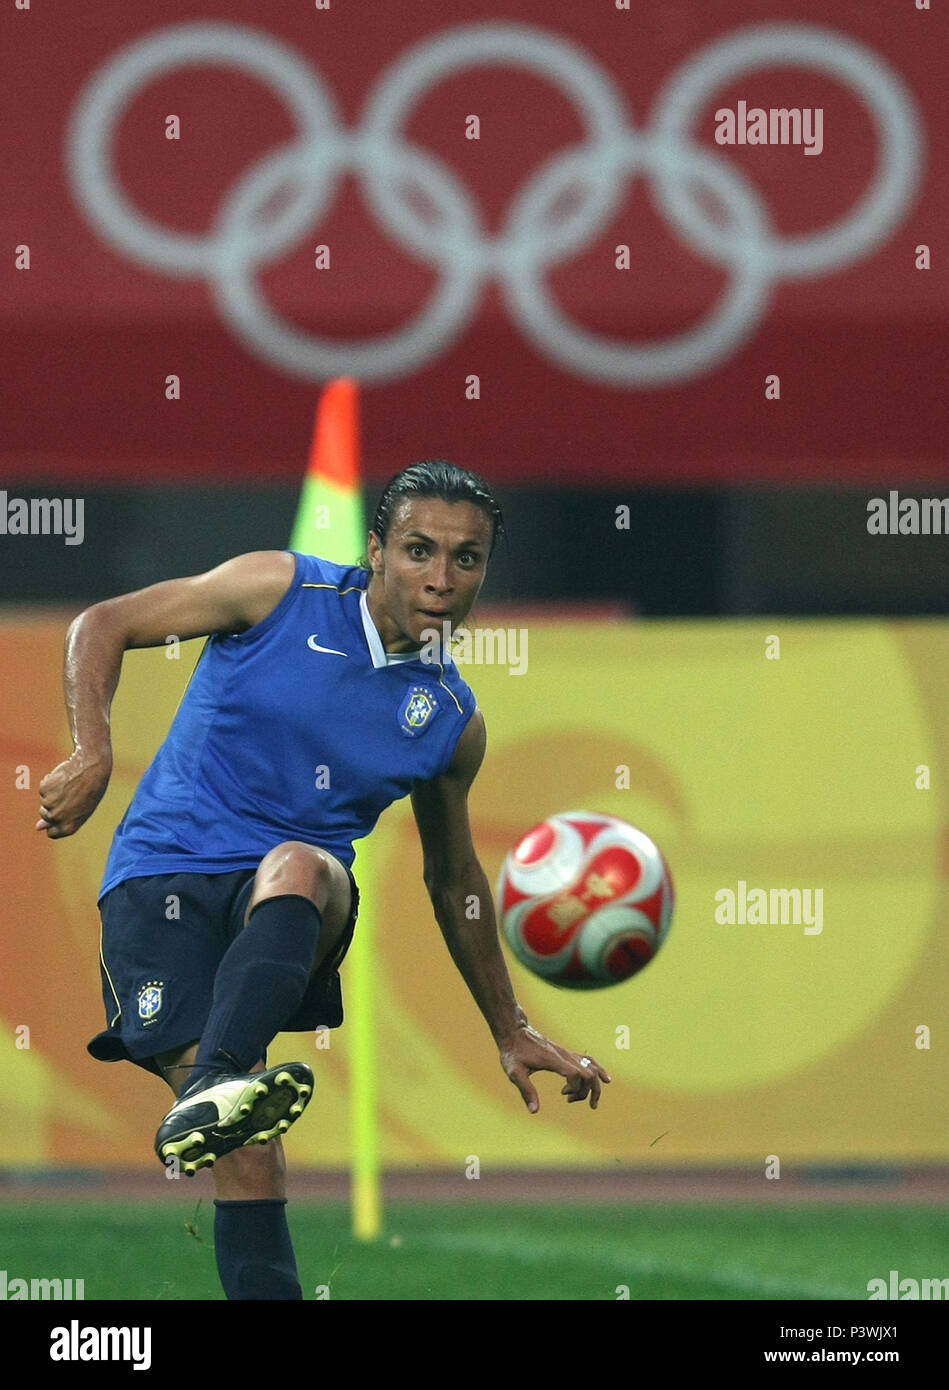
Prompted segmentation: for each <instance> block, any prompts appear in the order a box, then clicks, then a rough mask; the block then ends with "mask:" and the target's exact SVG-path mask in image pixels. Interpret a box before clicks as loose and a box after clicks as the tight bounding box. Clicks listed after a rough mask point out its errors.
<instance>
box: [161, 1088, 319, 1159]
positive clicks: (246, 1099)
mask: <svg viewBox="0 0 949 1390" xmlns="http://www.w3.org/2000/svg"><path fill="white" fill-rule="evenodd" d="M312 1094H313V1073H312V1072H311V1071H310V1068H309V1067H308V1066H307V1065H306V1063H305V1062H287V1063H286V1064H285V1065H284V1066H282V1067H271V1068H270V1069H269V1070H268V1071H258V1072H244V1073H242V1074H240V1075H234V1074H231V1075H228V1074H226V1073H224V1074H222V1073H221V1072H215V1073H212V1074H211V1075H210V1076H208V1077H207V1078H206V1080H204V1081H201V1082H199V1083H198V1084H197V1085H196V1086H194V1087H193V1088H192V1089H191V1090H189V1091H188V1093H187V1094H186V1095H183V1096H180V1097H179V1098H178V1100H176V1101H175V1104H174V1105H173V1106H172V1107H171V1109H170V1110H169V1111H168V1114H167V1115H166V1116H165V1118H164V1119H163V1120H162V1122H161V1124H160V1125H159V1127H158V1133H157V1135H156V1136H155V1152H156V1153H157V1155H158V1157H159V1158H160V1159H161V1161H162V1163H163V1164H164V1165H165V1166H166V1167H167V1165H168V1163H169V1162H170V1161H171V1160H174V1161H176V1163H177V1166H178V1169H179V1171H180V1172H182V1173H187V1175H188V1176H189V1177H193V1176H194V1174H195V1173H196V1172H197V1171H198V1169H199V1168H209V1167H210V1166H211V1164H212V1163H216V1162H217V1160H218V1159H219V1158H222V1157H223V1155H224V1154H227V1153H231V1152H232V1150H234V1149H240V1148H243V1147H244V1145H245V1144H266V1142H267V1140H268V1139H276V1138H277V1136H278V1135H281V1134H286V1132H287V1130H288V1129H289V1128H290V1126H291V1125H292V1124H293V1122H294V1120H296V1119H298V1118H299V1117H300V1116H301V1115H302V1114H303V1111H304V1110H305V1109H306V1106H307V1103H308V1102H309V1099H310V1096H311V1095H312Z"/></svg>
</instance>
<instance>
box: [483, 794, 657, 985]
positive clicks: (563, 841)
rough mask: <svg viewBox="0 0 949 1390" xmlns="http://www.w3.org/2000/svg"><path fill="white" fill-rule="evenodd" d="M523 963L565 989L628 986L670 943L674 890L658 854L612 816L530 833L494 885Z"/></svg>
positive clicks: (563, 818)
mask: <svg viewBox="0 0 949 1390" xmlns="http://www.w3.org/2000/svg"><path fill="white" fill-rule="evenodd" d="M496 899H497V909H498V919H499V921H500V924H501V928H502V930H503V932H504V935H505V937H506V938H507V941H508V944H509V945H510V947H511V950H512V951H513V952H514V954H515V955H516V956H517V958H518V960H519V961H520V962H521V964H522V965H526V966H527V968H528V970H532V971H533V972H534V974H535V975H539V976H540V977H541V978H542V979H544V980H549V981H550V982H551V984H555V985H561V986H564V987H565V988H567V989H601V988H602V987H603V986H604V985H615V984H617V983H618V982H619V981H620V980H628V979H629V977H630V976H631V975H635V974H636V973H637V972H638V971H640V970H642V968H643V966H644V965H648V963H649V962H650V961H651V960H652V958H653V956H654V955H655V954H656V952H657V951H658V950H659V947H660V946H661V945H662V943H663V941H664V940H665V938H666V933H667V932H668V930H669V922H670V920H671V918H672V909H673V905H674V902H675V889H674V886H673V883H672V875H671V874H670V872H669V866H668V864H667V863H666V861H665V859H664V858H663V856H662V852H661V851H660V850H659V848H658V846H657V845H655V844H654V843H653V841H652V840H650V838H649V836H648V835H644V834H643V832H642V831H641V830H637V829H636V827H635V826H634V825H629V824H627V822H626V821H623V820H619V819H618V818H617V817H616V816H602V815H598V814H597V813H596V812H591V811H566V812H564V813H563V814H562V815H556V816H550V817H548V819H547V820H545V821H542V822H541V824H540V825H535V826H534V827H533V829H532V830H528V832H527V834H526V835H525V836H524V837H523V839H522V840H520V841H519V842H518V844H517V845H516V846H515V848H514V849H513V850H512V851H511V852H510V854H509V855H508V856H507V858H506V859H505V861H504V864H503V866H502V868H501V873H500V875H499V877H498V883H497V892H496Z"/></svg>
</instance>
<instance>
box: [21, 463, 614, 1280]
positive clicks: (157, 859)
mask: <svg viewBox="0 0 949 1390" xmlns="http://www.w3.org/2000/svg"><path fill="white" fill-rule="evenodd" d="M502 529H503V522H502V518H501V512H500V509H499V507H498V504H497V502H496V501H495V499H494V497H493V496H492V494H491V493H490V492H489V490H488V488H487V486H486V485H485V483H484V482H483V481H482V479H480V478H478V477H477V476H476V475H474V474H472V473H469V472H468V471H467V470H465V469H461V468H458V467H456V466H454V465H453V464H450V463H445V462H442V461H437V462H430V463H419V464H414V465H412V466H411V467H410V468H406V469H404V470H403V471H402V472H400V473H398V474H396V476H395V477H394V478H392V479H391V480H390V482H389V484H388V486H387V487H386V489H385V492H384V494H383V496H382V499H381V501H380V503H379V507H378V509H377V512H376V516H375V519H374V522H373V528H372V530H371V531H370V534H369V551H368V569H367V568H365V567H362V566H360V567H355V566H354V567H347V566H344V565H337V564H331V563H329V562H328V561H325V560H322V559H320V558H318V557H317V556H313V555H303V554H298V553H296V552H293V551H259V552H253V553H250V554H246V555H241V556H238V557H237V558H235V559H233V560H229V561H227V562H226V563H225V564H222V565H219V566H218V567H217V568H216V569H213V570H211V571H209V572H208V573H207V574H202V575H197V576H194V577H191V578H186V579H174V580H169V581H166V582H164V583H159V584H154V585H152V586H151V587H149V588H147V589H142V590H140V591H138V592H136V593H131V594H125V595H122V596H120V597H118V598H113V599H109V600H107V601H105V602H103V603H97V604H94V605H93V606H92V607H91V608H88V609H86V610H85V611H84V612H83V613H81V614H80V615H79V617H78V618H76V619H75V621H74V622H73V623H72V624H71V625H70V628H69V630H68V633H67V637H66V659H65V671H64V686H65V694H66V705H67V710H68V714H69V720H70V727H71V731H72V735H73V741H74V744H75V751H74V752H73V754H72V756H71V757H69V758H68V759H66V761H65V762H63V763H60V764H59V766H58V767H56V768H55V769H54V770H53V771H52V772H50V773H49V774H48V775H47V776H46V777H44V778H43V781H42V782H41V783H40V795H41V798H42V804H41V807H40V819H39V820H38V821H37V824H36V828H37V830H42V831H44V832H45V833H46V835H47V836H48V837H49V838H50V839H60V838H62V837H64V836H67V835H72V834H74V833H75V832H76V831H77V830H78V829H79V827H80V826H81V825H82V824H83V823H84V822H85V821H86V820H87V819H88V818H89V816H90V815H92V813H93V811H94V810H95V808H96V806H97V805H98V804H99V801H100V800H101V798H102V796H103V794H104V793H105V790H106V786H107V784H108V781H109V777H110V774H111V770H112V752H111V744H110V737H109V711H110V706H111V702H112V698H113V696H114V694H115V690H116V687H117V685H118V680H119V675H120V671H121V665H122V656H123V653H124V652H125V651H126V650H127V649H129V648H134V647H152V646H163V645H165V643H166V639H167V638H169V637H170V636H171V635H174V636H175V637H177V638H179V639H181V640H185V639H187V638H192V637H198V636H206V637H208V641H207V642H206V643H205V646H204V648H203V650H202V653H201V656H200V658H199V660H198V663H197V665H196V667H195V671H194V674H193V675H192V677H191V681H190V683H189V685H188V688H187V690H186V692H185V695H184V696H183V698H182V701H181V704H180V706H179V708H178V711H177V713H176V715H175V718H174V721H173V723H172V725H171V728H170V730H169V733H168V735H167V737H166V739H165V741H164V743H163V744H162V746H161V748H160V749H159V751H158V753H157V754H156V756H155V758H154V760H153V761H152V763H151V765H150V766H149V768H148V770H147V771H146V773H145V775H144V777H143V778H142V780H141V782H140V784H139V786H138V788H137V790H136V792H135V795H134V797H133V799H132V801H131V803H130V805H129V806H128V808H127V810H126V812H125V815H124V816H123V818H122V821H121V822H120V824H119V826H118V828H117V829H116V832H115V836H114V838H113V842H112V848H111V850H110V853H109V858H108V862H107V864H106V869H105V875H104V878H103V881H102V886H101V890H100V895H99V910H100V914H101V919H102V949H101V967H102V981H103V998H104V1001H105V1007H106V1017H107V1020H108V1028H107V1029H106V1030H105V1031H104V1032H102V1033H100V1034H98V1035H97V1037H95V1038H94V1039H93V1040H92V1041H91V1042H90V1044H89V1050H90V1052H91V1053H92V1055H93V1056H94V1057H97V1058H99V1059H101V1060H104V1061H115V1060H119V1059H126V1060H129V1061H132V1062H135V1063H136V1064H138V1065H139V1066H142V1067H144V1068H145V1069H146V1070H149V1071H152V1072H154V1073H155V1074H157V1075H160V1076H162V1077H164V1078H165V1080H166V1081H167V1082H168V1083H169V1085H170V1086H171V1088H172V1090H173V1091H174V1093H175V1095H176V1096H177V1097H178V1099H177V1100H176V1102H175V1104H174V1105H173V1106H172V1108H171V1110H170V1111H169V1112H168V1114H167V1115H166V1116H165V1118H164V1120H163V1121H162V1123H161V1125H160V1127H159V1130H158V1135H157V1138H156V1151H157V1152H158V1155H159V1157H160V1158H161V1160H162V1161H163V1162H165V1163H171V1164H176V1165H178V1168H179V1170H183V1171H184V1172H186V1173H188V1174H193V1173H194V1172H195V1171H197V1169H198V1168H200V1167H203V1166H209V1165H215V1166H214V1178H215V1186H216V1190H217V1200H216V1202H215V1228H214V1246H215V1254H216V1258H217V1262H218V1271H219V1274H220V1277H221V1282H222V1285H223V1287H224V1290H225V1293H226V1296H227V1297H228V1298H231V1299H250V1298H267V1299H291V1298H296V1299H298V1298H302V1292H301V1288H300V1283H299V1279H298V1277H297V1270H296V1261H295V1258H294V1253H293V1248H292V1245H291V1242H290V1235H289V1231H288V1228H287V1222H286V1211H285V1207H286V1186H285V1174H286V1165H285V1159H284V1154H283V1149H282V1145H281V1143H280V1137H279V1136H280V1135H281V1134H282V1133H283V1132H284V1131H285V1130H286V1129H288V1128H289V1126H290V1125H291V1124H292V1123H293V1121H294V1120H295V1119H296V1118H297V1116H298V1115H299V1114H301V1113H302V1110H303V1108H304V1106H305V1105H306V1103H307V1101H308V1100H309V1097H310V1094H311V1090H312V1086H313V1077H312V1074H311V1072H310V1070H309V1068H308V1067H307V1066H306V1065H305V1064H304V1063H302V1062H291V1063H288V1064H286V1065H284V1066H281V1067H272V1068H268V1067H267V1065H266V1049H267V1046H268V1044H269V1043H271V1042H272V1041H273V1039H274V1037H276V1035H277V1034H278V1033H280V1032H282V1031H291V1032H292V1031H299V1030H310V1029H314V1028H316V1027H319V1026H329V1027H338V1026H339V1024H340V1023H341V1022H342V1017H343V1013H342V1003H341V994H340V983H339V974H338V967H339V965H340V963H341V961H342V959H343V957H344V955H345V954H346V951H347V949H348V946H349V943H350V940H351V939H352V934H353V930H354V927H355V922H356V913H357V909H358V900H359V894H358V889H357V886H356V882H355V880H354V878H353V875H352V871H351V867H350V866H351V864H352V862H353V859H354V857H355V855H354V850H353V840H355V839H359V838H361V837H363V836H365V835H367V834H369V832H370V831H371V829H372V827H373V826H374V825H375V823H376V820H377V819H378V817H379V815H380V814H381V812H382V811H383V810H384V809H385V807H386V806H388V805H390V804H391V802H393V801H394V800H397V799H399V798H401V797H404V796H406V795H411V798H412V806H413V810H414V813H415V818H416V822H417V825H418V829H419V834H420V837H421V843H422V849H423V859H424V878H425V883H426V886H427V888H428V892H429V894H430V897H431V900H432V906H433V910H434V914H435V917H436V919H437V921H438V924H439V926H440V928H441V930H442V933H443V935H444V937H445V941H446V943H447V945H448V949H449V951H450V952H451V955H452V958H453V960H454V961H455V964H456V965H457V967H458V969H459V971H460V972H461V975H462V977H463V978H464V980H465V983H466V985H467V986H468V989H469V990H470V991H471V994H472V996H473V998H474V999H475V1001H476V1003H477V1004H478V1007H479V1008H480V1010H481V1012H482V1014H483V1015H484V1017H485V1020H486V1022H487V1024H488V1027H489V1028H490V1030H491V1033H492V1035H493V1037H494V1040H495V1043H496V1045H497V1047H498V1050H499V1053H500V1060H501V1065H502V1067H503V1069H504V1071H505V1072H506V1074H507V1076H508V1077H509V1078H510V1080H511V1081H512V1082H513V1084H514V1085H515V1086H516V1087H517V1088H518V1090H519V1091H520V1093H521V1095H522V1097H523V1099H524V1101H525V1103H526V1105H527V1107H528V1109H529V1110H530V1111H531V1112H535V1111H536V1110H537V1109H538V1106H539V1100H538V1097H537V1092H536V1090H535V1088H534V1086H533V1084H532V1082H531V1080H530V1077H531V1074H532V1073H533V1072H536V1071H552V1072H556V1073H558V1074H559V1075H561V1076H562V1077H564V1079H565V1085H564V1087H563V1091H562V1094H564V1095H566V1096H567V1099H568V1101H571V1102H572V1101H582V1100H584V1099H587V1098H589V1101H590V1105H591V1107H592V1108H595V1107H596V1105H597V1103H598V1101H599V1097H600V1083H601V1081H609V1079H610V1078H609V1076H608V1075H607V1074H606V1072H605V1071H604V1069H603V1068H602V1067H601V1066H600V1065H599V1064H598V1063H597V1062H596V1061H595V1059H593V1058H591V1057H586V1056H583V1057H581V1056H578V1055H577V1054H575V1053H573V1052H569V1051H567V1050H566V1049H564V1048H561V1047H558V1046H557V1045H556V1044H555V1043H553V1042H550V1041H549V1040H548V1039H547V1038H544V1037H542V1036H541V1034H540V1033H538V1032H537V1031H536V1030H535V1029H533V1028H531V1026H530V1025H529V1023H528V1021H527V1018H526V1016H525V1014H524V1011H523V1009H521V1008H520V1006H519V1005H518V1003H517V1000H516V999H515V997H514V992H513V989H512V986H511V981H510V978H509V976H508V972H507V969H506V966H505V964H504V959H503V956H502V954H501V950H500V945H499V942H498V933H497V925H496V921H495V916H494V909H493V899H492V893H491V888H490V885H489V883H488V880H487V878H486V876H485V873H484V870H483V869H482V867H481V865H480V863H479V862H478V858H477V854H476V852H475V849H474V846H473V844H472V840H471V829H470V826H469V821H468V807H467V797H468V789H469V788H470V786H471V784H472V782H473V780H474V778H475V776H476V774H477V772H478V769H479V767H480V766H481V761H482V758H483V757H484V750H485V726H484V719H483V717H482V715H481V712H480V711H479V710H478V709H477V708H476V703H475V698H474V695H473V694H472V692H471V690H470V689H469V687H468V685H467V684H466V683H465V681H464V680H462V678H461V676H460V675H459V673H458V668H457V667H456V666H455V665H454V663H453V662H452V660H451V657H450V654H449V651H448V649H447V647H446V646H445V645H444V641H443V638H444V637H445V636H446V635H447V634H450V632H451V630H452V628H454V627H456V626H458V625H459V624H461V623H463V622H464V620H465V618H466V617H467V615H468V614H469V612H470V611H471V608H472V606H473V604H474V602H475V600H476V599H477V596H478V593H479V591H480V589H481V586H482V583H483V581H484V577H485V572H486V568H487V564H488V559H489V557H490V555H491V553H492V552H493V550H494V546H495V544H496V542H497V539H498V535H499V533H500V532H501V531H502ZM446 625H447V626H446ZM472 894H474V895H476V897H477V898H478V900H479V901H480V903H481V916H480V918H478V919H477V920H469V917H468V916H467V915H466V912H465V906H466V903H467V902H469V901H470V898H471V895H472ZM268 1140H269V1141H271V1142H267V1141H268Z"/></svg>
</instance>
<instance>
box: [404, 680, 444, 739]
mask: <svg viewBox="0 0 949 1390" xmlns="http://www.w3.org/2000/svg"><path fill="white" fill-rule="evenodd" d="M437 709H438V701H437V700H436V699H435V696H434V694H433V692H432V691H431V690H429V688H428V686H427V685H413V686H412V688H411V690H410V691H409V693H408V695H406V697H405V699H404V700H403V701H402V706H401V708H400V710H399V728H400V729H401V730H402V732H403V733H404V734H407V735H408V737H409V738H417V737H418V735H419V734H423V733H424V732H425V730H426V729H427V728H428V726H429V724H430V723H431V722H432V716H433V714H434V713H435V711H436V710H437Z"/></svg>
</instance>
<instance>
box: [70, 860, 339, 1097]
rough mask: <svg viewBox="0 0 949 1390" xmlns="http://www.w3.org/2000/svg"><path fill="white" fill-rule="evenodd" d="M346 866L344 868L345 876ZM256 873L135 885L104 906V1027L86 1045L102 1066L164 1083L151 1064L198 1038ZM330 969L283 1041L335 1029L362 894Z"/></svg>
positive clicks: (162, 878) (129, 883)
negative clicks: (117, 1065)
mask: <svg viewBox="0 0 949 1390" xmlns="http://www.w3.org/2000/svg"><path fill="white" fill-rule="evenodd" d="M345 867H346V866H345V865H344V868H345ZM256 872H257V871H256V869H236V870H234V871H233V872H231V873H225V874H191V873H179V874H157V875H151V876H149V877H143V878H129V879H126V880H125V881H124V883H119V884H116V886H115V887H114V888H112V889H110V891H109V892H108V893H106V895H105V896H104V897H103V898H102V900H101V901H100V903H99V914H100V917H101V919H102V944H101V947H100V951H99V964H100V968H101V973H102V999H103V1002H104V1004H105V1014H106V1019H107V1021H108V1027H107V1028H106V1029H105V1031H104V1032H102V1033H97V1034H96V1036H95V1037H94V1038H93V1039H92V1041H91V1042H90V1043H89V1045H88V1050H89V1052H90V1053H91V1054H92V1056H93V1057H95V1058H96V1059H97V1060H98V1061H100V1062H120V1061H129V1062H135V1063H136V1065H138V1066H140V1067H144V1068H145V1070H146V1071H150V1072H154V1073H155V1075H156V1076H160V1075H161V1072H160V1071H159V1069H158V1067H157V1065H156V1064H155V1060H154V1058H155V1056H156V1054H158V1053H162V1052H170V1051H171V1050H172V1049H175V1048H179V1047H187V1046H188V1044H189V1043H193V1042H197V1040H198V1039H199V1038H200V1037H201V1035H202V1033H203V1031H204V1026H205V1024H206V1023H207V1019H208V1015H209V1014H210V1012H211V1000H212V996H213V993H214V977H215V975H216V974H217V968H218V965H219V964H220V962H221V957H222V956H223V955H224V952H225V951H226V950H227V948H228V946H229V945H230V944H231V942H232V941H233V940H234V938H235V937H236V936H237V934H238V932H239V931H241V929H242V927H243V924H244V913H245V912H246V910H247V904H248V902H249V900H250V895H251V891H252V889H253V886H254V876H255V874H256ZM346 872H347V873H348V874H349V881H350V884H351V886H352V890H353V902H352V910H351V912H350V915H349V921H348V922H347V924H346V928H345V930H344V932H343V935H342V938H341V940H340V943H339V946H338V947H337V950H336V952H335V955H334V956H333V958H332V960H327V961H324V962H323V964H322V965H321V966H320V969H319V971H318V972H317V974H316V975H315V976H314V978H313V979H312V980H311V981H310V983H309V985H308V986H307V991H306V994H305V995H304V997H303V1001H302V1003H301V1004H300V1006H299V1008H298V1009H297V1011H296V1012H295V1013H294V1014H293V1016H292V1018H289V1019H288V1020H287V1021H286V1023H284V1024H283V1026H282V1027H281V1030H280V1031H281V1032H288V1033H301V1032H310V1031H312V1030H313V1029H316V1028H322V1027H326V1028H338V1027H339V1026H340V1024H341V1023H342V1021H343V997H342V990H341V988H340V982H339V966H340V965H341V963H342V960H343V957H344V956H345V955H346V952H347V951H348V950H349V946H350V942H351V941H352V939H353V932H354V930H355V927H356V916H357V913H358V911H359V889H358V888H357V886H356V880H355V879H354V878H353V875H352V871H351V870H350V869H348V868H347V869H346Z"/></svg>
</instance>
